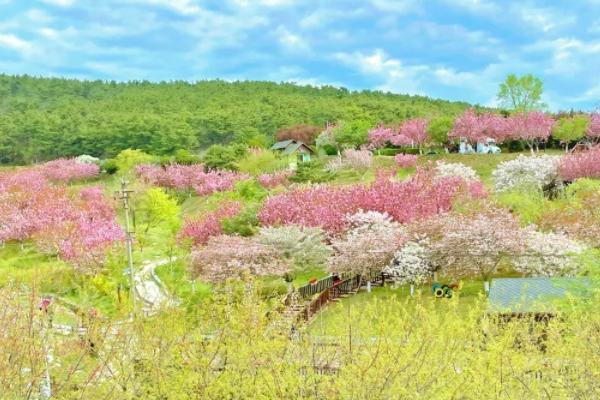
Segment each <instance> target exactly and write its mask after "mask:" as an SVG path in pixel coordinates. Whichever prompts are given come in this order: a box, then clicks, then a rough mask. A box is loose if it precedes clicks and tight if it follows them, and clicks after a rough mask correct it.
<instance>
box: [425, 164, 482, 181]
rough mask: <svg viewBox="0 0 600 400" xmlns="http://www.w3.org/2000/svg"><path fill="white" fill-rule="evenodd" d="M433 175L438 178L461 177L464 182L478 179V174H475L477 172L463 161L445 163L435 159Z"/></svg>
mask: <svg viewBox="0 0 600 400" xmlns="http://www.w3.org/2000/svg"><path fill="white" fill-rule="evenodd" d="M435 175H436V176H437V177H438V178H450V177H457V178H461V179H462V180H464V181H465V182H477V181H479V175H477V172H476V171H475V170H474V169H473V168H471V167H469V166H468V165H465V164H463V163H446V162H444V161H437V162H436V163H435Z"/></svg>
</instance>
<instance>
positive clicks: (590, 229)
mask: <svg viewBox="0 0 600 400" xmlns="http://www.w3.org/2000/svg"><path fill="white" fill-rule="evenodd" d="M565 200H566V201H562V202H560V203H557V204H556V205H555V206H554V207H552V208H549V209H546V210H545V212H544V214H543V216H542V218H540V225H541V227H542V228H544V229H548V230H553V231H555V232H559V233H565V234H567V235H568V236H569V237H573V238H577V239H578V240H580V241H582V242H584V243H587V244H589V245H590V246H592V247H600V190H598V183H597V182H596V181H594V180H589V179H578V180H577V181H575V182H574V183H572V184H571V185H569V186H568V187H567V189H566V194H565Z"/></svg>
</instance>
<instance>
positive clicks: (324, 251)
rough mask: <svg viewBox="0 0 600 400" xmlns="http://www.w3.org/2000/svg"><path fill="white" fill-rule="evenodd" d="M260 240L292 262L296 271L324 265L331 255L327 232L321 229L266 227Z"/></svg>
mask: <svg viewBox="0 0 600 400" xmlns="http://www.w3.org/2000/svg"><path fill="white" fill-rule="evenodd" d="M258 240H259V241H260V242H261V243H264V244H266V245H269V246H272V247H273V248H274V249H276V251H277V252H278V253H279V254H281V256H282V257H284V258H286V259H289V260H291V262H292V263H293V265H294V267H295V268H294V269H296V270H298V269H303V268H306V267H307V266H319V265H323V264H325V261H326V260H327V257H329V255H330V254H331V248H330V247H329V246H327V245H326V244H325V232H324V231H323V230H322V229H320V228H308V227H302V226H298V225H288V226H281V227H266V228H261V229H260V234H259V235H258Z"/></svg>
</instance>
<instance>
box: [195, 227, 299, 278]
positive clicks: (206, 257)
mask: <svg viewBox="0 0 600 400" xmlns="http://www.w3.org/2000/svg"><path fill="white" fill-rule="evenodd" d="M289 269H290V266H289V264H288V262H287V261H286V260H285V259H284V258H282V257H281V256H280V255H279V254H278V253H277V251H276V250H275V249H274V248H273V247H271V246H269V245H265V244H263V243H260V242H259V241H258V240H257V239H256V238H252V237H241V236H227V235H220V236H215V237H212V238H210V239H209V240H208V242H207V243H206V245H205V246H203V247H201V248H198V249H197V250H196V251H194V253H192V273H193V274H194V275H195V276H200V277H202V278H203V279H205V280H208V281H210V282H216V283H219V282H225V281H227V280H228V279H240V278H245V277H246V276H248V275H255V276H283V275H284V274H285V273H287V272H288V271H289Z"/></svg>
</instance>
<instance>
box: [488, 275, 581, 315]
mask: <svg viewBox="0 0 600 400" xmlns="http://www.w3.org/2000/svg"><path fill="white" fill-rule="evenodd" d="M589 289H591V287H590V282H589V281H588V280H587V279H585V278H544V277H540V278H497V279H492V284H491V287H490V293H489V297H488V308H487V312H488V313H500V314H515V313H516V314H518V313H546V314H552V313H555V312H556V311H557V308H558V304H557V303H558V301H560V300H561V299H564V298H565V297H566V296H567V294H570V295H573V296H577V297H587V296H586V294H587V293H588V291H589Z"/></svg>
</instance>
